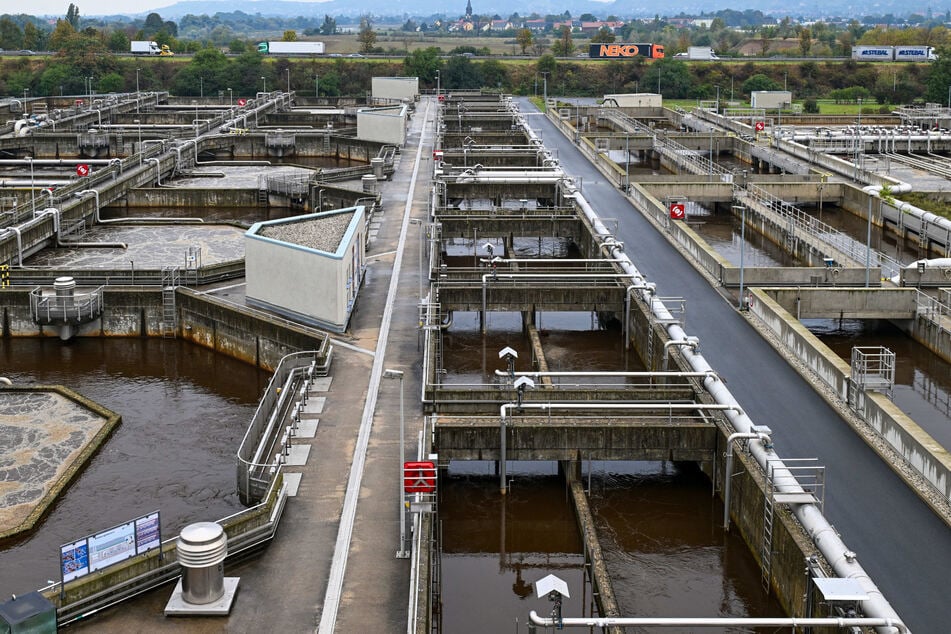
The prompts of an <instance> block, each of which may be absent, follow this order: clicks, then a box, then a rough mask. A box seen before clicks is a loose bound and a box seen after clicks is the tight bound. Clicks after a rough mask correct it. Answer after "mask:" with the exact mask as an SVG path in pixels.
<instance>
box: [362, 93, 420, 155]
mask: <svg viewBox="0 0 951 634" xmlns="http://www.w3.org/2000/svg"><path fill="white" fill-rule="evenodd" d="M408 123H409V107H408V106H406V105H405V104H404V105H400V106H388V107H382V108H361V109H359V110H357V138H358V139H361V140H364V141H378V142H380V143H390V144H392V145H397V146H400V147H402V146H403V144H404V143H406V126H407V125H408Z"/></svg>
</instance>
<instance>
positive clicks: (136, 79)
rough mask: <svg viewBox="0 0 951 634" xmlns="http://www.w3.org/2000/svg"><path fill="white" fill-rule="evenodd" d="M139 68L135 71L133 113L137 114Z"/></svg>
mask: <svg viewBox="0 0 951 634" xmlns="http://www.w3.org/2000/svg"><path fill="white" fill-rule="evenodd" d="M140 70H142V69H141V68H136V69H135V111H136V113H138V112H139V71H140Z"/></svg>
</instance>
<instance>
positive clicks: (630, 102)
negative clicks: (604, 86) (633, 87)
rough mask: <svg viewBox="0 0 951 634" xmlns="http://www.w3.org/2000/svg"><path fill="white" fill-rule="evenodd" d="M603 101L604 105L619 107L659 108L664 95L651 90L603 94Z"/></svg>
mask: <svg viewBox="0 0 951 634" xmlns="http://www.w3.org/2000/svg"><path fill="white" fill-rule="evenodd" d="M604 101H605V103H604V105H605V106H606V107H607V106H612V105H616V106H617V107H619V108H660V107H662V106H663V105H664V97H663V96H662V95H658V94H657V93H652V92H639V93H623V94H615V95H605V96H604ZM612 101H613V102H614V103H611V102H612Z"/></svg>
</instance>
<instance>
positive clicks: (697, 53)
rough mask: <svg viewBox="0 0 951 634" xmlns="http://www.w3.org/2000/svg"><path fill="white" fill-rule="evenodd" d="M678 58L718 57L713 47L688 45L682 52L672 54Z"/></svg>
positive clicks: (700, 58)
mask: <svg viewBox="0 0 951 634" xmlns="http://www.w3.org/2000/svg"><path fill="white" fill-rule="evenodd" d="M674 57H677V58H679V59H699V60H703V59H720V58H719V57H717V54H716V53H715V52H714V51H713V48H711V47H709V46H688V47H687V51H686V52H684V53H677V54H676V55H674Z"/></svg>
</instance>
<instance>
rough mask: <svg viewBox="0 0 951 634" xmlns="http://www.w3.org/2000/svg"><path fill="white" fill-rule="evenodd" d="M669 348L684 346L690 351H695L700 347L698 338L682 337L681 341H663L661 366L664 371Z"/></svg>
mask: <svg viewBox="0 0 951 634" xmlns="http://www.w3.org/2000/svg"><path fill="white" fill-rule="evenodd" d="M671 346H684V347H686V348H690V349H691V350H696V349H697V348H698V347H699V346H700V339H699V338H698V337H684V338H683V339H677V340H676V341H675V340H673V339H669V340H667V341H665V342H664V362H663V365H662V366H661V367H663V368H664V370H666V369H667V357H668V352H667V349H668V348H670V347H671Z"/></svg>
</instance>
